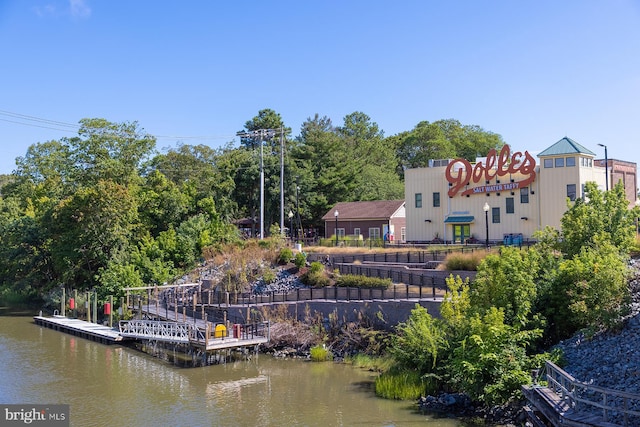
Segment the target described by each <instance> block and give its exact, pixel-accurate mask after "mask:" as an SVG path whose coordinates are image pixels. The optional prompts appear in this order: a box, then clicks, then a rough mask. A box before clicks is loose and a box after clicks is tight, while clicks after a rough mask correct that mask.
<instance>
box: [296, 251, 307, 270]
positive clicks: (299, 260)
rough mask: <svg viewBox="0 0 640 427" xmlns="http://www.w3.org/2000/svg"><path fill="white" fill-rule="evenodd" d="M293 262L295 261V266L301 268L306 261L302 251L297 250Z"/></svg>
mask: <svg viewBox="0 0 640 427" xmlns="http://www.w3.org/2000/svg"><path fill="white" fill-rule="evenodd" d="M293 262H294V263H295V265H296V267H298V268H302V267H304V265H305V264H306V263H307V256H306V255H305V254H303V253H302V252H298V253H297V254H296V258H295V260H294V261H293Z"/></svg>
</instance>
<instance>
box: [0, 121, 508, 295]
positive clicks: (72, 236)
mask: <svg viewBox="0 0 640 427" xmlns="http://www.w3.org/2000/svg"><path fill="white" fill-rule="evenodd" d="M436 123H437V126H438V127H439V128H441V129H442V134H441V135H439V136H438V139H437V141H436V140H423V139H420V140H419V141H418V140H412V141H408V140H404V139H403V142H402V144H401V146H400V145H398V144H399V140H398V139H397V138H394V137H391V138H385V137H384V133H383V131H382V130H381V129H379V127H378V125H377V124H376V123H375V122H373V121H372V120H371V118H370V117H368V116H367V115H366V114H364V113H362V112H354V113H351V114H349V115H347V116H345V117H344V121H343V123H342V125H340V126H334V125H333V124H332V122H331V120H330V119H328V118H327V117H320V116H318V115H316V116H314V117H312V118H309V119H307V120H306V121H305V122H304V123H303V124H302V127H301V129H300V134H299V135H298V136H295V137H292V136H291V133H292V132H291V129H290V128H288V127H287V126H285V124H284V121H283V120H282V117H281V116H280V115H279V114H278V113H276V112H275V111H273V110H270V109H264V110H261V111H259V112H258V115H257V116H255V117H254V118H252V119H250V120H248V121H246V122H245V125H244V130H243V132H242V135H243V136H242V138H241V143H240V146H239V147H233V146H232V145H231V144H230V143H229V144H227V145H225V146H223V147H222V148H220V149H216V150H214V149H212V148H210V147H207V146H204V145H197V146H191V145H179V146H177V147H175V148H172V149H169V150H165V151H164V152H162V153H160V152H158V151H156V140H155V138H154V137H153V136H152V135H149V134H147V133H145V132H144V131H143V130H142V129H141V128H140V127H139V126H138V124H137V123H136V122H132V123H129V122H127V123H112V122H109V121H107V120H105V119H83V120H81V121H80V124H81V127H80V130H79V132H78V136H76V137H72V138H62V139H61V140H58V141H47V142H38V143H34V144H33V145H32V146H30V147H29V149H28V150H27V153H25V155H24V156H23V157H20V158H18V159H16V170H15V171H14V173H13V174H11V175H5V176H2V177H0V178H1V179H0V184H1V188H0V195H1V197H0V233H1V235H2V243H3V244H2V246H1V247H0V297H2V295H3V294H4V295H7V292H9V293H12V294H20V295H23V296H26V297H29V296H34V295H41V294H43V293H46V292H48V291H49V290H51V289H52V288H59V287H60V286H66V287H67V288H75V289H78V290H88V289H96V290H97V291H98V293H99V295H100V296H102V297H104V296H106V295H114V296H117V295H119V294H120V293H121V289H122V288H123V287H130V286H142V285H151V284H162V283H164V282H168V281H171V280H173V279H175V278H176V277H179V276H181V275H182V274H184V272H185V271H188V270H189V269H191V268H192V267H193V266H195V265H197V263H198V262H199V261H200V260H201V258H202V257H203V256H207V254H212V253H215V252H216V247H220V246H221V245H224V244H225V243H229V242H237V241H238V239H239V237H240V235H239V233H238V231H237V227H235V226H233V225H231V224H233V221H234V220H238V219H242V218H257V217H258V212H259V206H260V184H259V183H260V180H259V175H260V165H261V163H262V164H263V165H264V166H263V167H264V175H265V178H266V179H265V210H264V215H265V225H267V227H268V228H269V232H271V234H273V233H276V234H279V233H280V230H279V227H275V228H274V227H269V224H277V223H278V222H279V219H280V196H281V190H280V188H281V185H282V187H283V188H284V199H285V209H286V212H289V211H292V212H296V215H295V217H294V218H292V221H291V224H290V225H293V224H292V223H293V219H295V225H294V228H297V229H298V230H300V229H301V228H302V226H303V224H304V227H305V228H311V227H322V221H321V217H322V216H323V215H324V214H325V213H326V212H327V211H328V210H329V209H330V208H331V206H333V205H334V204H335V203H336V202H341V201H357V200H380V199H398V198H402V197H403V194H404V187H403V183H402V178H403V177H402V173H401V172H402V167H401V165H403V164H405V163H406V162H405V161H404V160H403V154H402V153H403V150H404V151H406V150H410V149H411V148H410V147H411V145H412V144H414V145H415V149H417V150H424V149H427V148H428V147H429V146H430V144H436V142H437V144H441V143H442V141H443V140H447V139H451V146H452V147H454V148H453V149H450V150H448V151H446V153H445V152H444V151H437V150H436V151H434V150H430V152H433V153H438V154H443V155H444V154H447V155H450V154H456V150H460V153H461V154H460V155H462V153H463V148H462V147H463V145H461V142H462V141H464V140H465V135H467V136H469V135H474V138H476V137H477V138H479V139H478V140H482V141H484V142H486V143H483V144H481V145H478V149H477V150H476V151H478V150H479V154H483V153H484V152H486V151H488V149H490V148H494V147H497V146H499V145H501V144H500V143H501V140H500V138H499V137H498V136H497V135H495V134H492V133H489V132H484V131H483V130H482V129H480V128H478V127H469V126H463V125H461V124H460V123H458V122H456V121H453V120H450V121H441V122H436ZM263 129H268V130H269V131H268V132H263V131H262V130H263ZM401 139H402V138H401ZM487 141H488V142H487ZM261 144H262V145H263V150H259V149H258V148H259V147H260V146H261ZM456 147H457V148H456ZM261 151H262V156H261V155H260V153H261ZM465 152H466V151H465ZM474 152H475V151H474ZM281 160H282V161H283V166H284V169H285V171H286V173H285V174H284V175H281V174H280V171H281ZM281 179H284V182H282V183H281ZM288 225H289V224H288ZM269 232H267V233H269ZM300 232H301V231H300ZM256 233H257V227H256V222H255V221H254V222H253V230H252V231H251V232H250V234H254V235H255V234H256ZM281 258H282V259H281V262H286V261H288V260H285V259H284V258H288V254H283V255H282V257H281ZM295 261H296V264H297V265H299V266H303V265H304V263H305V261H306V260H305V259H304V258H302V257H298V258H297V259H296V260H295ZM238 280H240V282H242V283H244V282H245V281H246V277H245V275H244V273H242V274H240V275H239V276H238Z"/></svg>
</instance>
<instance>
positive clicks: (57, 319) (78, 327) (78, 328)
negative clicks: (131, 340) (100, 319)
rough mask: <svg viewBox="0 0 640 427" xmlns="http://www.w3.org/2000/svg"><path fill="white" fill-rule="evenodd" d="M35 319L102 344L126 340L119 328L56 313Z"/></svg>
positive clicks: (49, 326) (42, 324)
mask: <svg viewBox="0 0 640 427" xmlns="http://www.w3.org/2000/svg"><path fill="white" fill-rule="evenodd" d="M33 320H34V322H35V323H36V324H37V325H40V326H45V327H47V328H49V329H54V330H56V331H61V332H66V333H68V334H71V335H75V336H79V337H82V338H86V339H88V340H91V341H97V342H100V343H102V344H116V343H119V342H121V341H123V340H124V337H123V336H122V335H120V332H119V331H118V330H117V329H114V328H110V327H108V326H103V325H99V324H97V323H91V322H87V321H84V320H80V319H70V318H68V317H64V316H58V315H54V316H53V317H44V316H34V317H33Z"/></svg>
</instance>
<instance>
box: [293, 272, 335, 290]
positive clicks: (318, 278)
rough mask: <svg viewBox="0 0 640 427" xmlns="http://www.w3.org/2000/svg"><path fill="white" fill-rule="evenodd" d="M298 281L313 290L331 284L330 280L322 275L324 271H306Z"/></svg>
mask: <svg viewBox="0 0 640 427" xmlns="http://www.w3.org/2000/svg"><path fill="white" fill-rule="evenodd" d="M300 280H301V281H302V283H304V284H305V285H307V286H311V287H314V288H324V287H325V286H329V284H330V283H331V280H329V278H328V277H327V276H326V275H325V274H324V271H319V272H313V271H312V270H308V271H307V272H306V273H304V274H303V275H302V276H301V277H300Z"/></svg>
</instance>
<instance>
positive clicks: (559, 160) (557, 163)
mask: <svg viewBox="0 0 640 427" xmlns="http://www.w3.org/2000/svg"><path fill="white" fill-rule="evenodd" d="M555 160H556V161H555V166H556V167H557V168H563V167H564V157H556V159H555Z"/></svg>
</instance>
